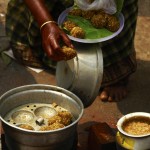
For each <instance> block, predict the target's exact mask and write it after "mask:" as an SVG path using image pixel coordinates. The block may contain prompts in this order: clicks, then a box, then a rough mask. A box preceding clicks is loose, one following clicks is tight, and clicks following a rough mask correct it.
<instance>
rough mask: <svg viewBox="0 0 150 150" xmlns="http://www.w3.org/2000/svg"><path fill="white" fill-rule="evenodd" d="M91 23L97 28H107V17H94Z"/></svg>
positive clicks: (101, 15)
mask: <svg viewBox="0 0 150 150" xmlns="http://www.w3.org/2000/svg"><path fill="white" fill-rule="evenodd" d="M91 23H92V25H93V26H94V27H95V28H98V29H99V28H104V27H105V26H106V17H105V15H103V14H97V15H94V16H93V17H92V19H91Z"/></svg>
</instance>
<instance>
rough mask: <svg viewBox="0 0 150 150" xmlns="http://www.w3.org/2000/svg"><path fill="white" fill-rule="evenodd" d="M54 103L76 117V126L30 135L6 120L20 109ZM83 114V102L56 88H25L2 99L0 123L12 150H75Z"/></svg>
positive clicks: (15, 89) (35, 132) (11, 92)
mask: <svg viewBox="0 0 150 150" xmlns="http://www.w3.org/2000/svg"><path fill="white" fill-rule="evenodd" d="M52 102H55V103H57V104H58V105H60V106H62V107H64V108H65V109H67V110H69V111H70V112H71V113H72V115H73V117H74V121H73V123H71V124H70V125H68V126H66V127H64V128H61V129H57V130H52V131H29V130H23V129H21V128H18V127H17V126H14V125H11V124H10V123H8V122H7V121H6V120H5V119H4V117H5V115H6V114H7V113H8V112H10V111H11V110H12V109H14V108H16V107H18V106H20V105H24V104H28V103H52ZM82 114H83V104H82V102H81V100H80V99H79V98H78V97H77V96H76V95H74V94H73V93H71V92H69V91H67V90H65V89H63V88H60V87H57V86H50V85H42V84H33V85H25V86H21V87H17V88H14V89H12V90H10V91H8V92H6V93H4V94H3V95H2V96H1V97H0V119H1V121H2V127H3V129H4V132H5V137H6V139H5V140H6V144H7V146H8V148H9V149H10V150H14V149H15V150H26V149H28V150H58V149H59V150H64V149H65V150H72V147H73V145H74V144H75V141H76V135H77V124H78V121H79V119H80V118H81V117H82ZM76 144H77V143H76Z"/></svg>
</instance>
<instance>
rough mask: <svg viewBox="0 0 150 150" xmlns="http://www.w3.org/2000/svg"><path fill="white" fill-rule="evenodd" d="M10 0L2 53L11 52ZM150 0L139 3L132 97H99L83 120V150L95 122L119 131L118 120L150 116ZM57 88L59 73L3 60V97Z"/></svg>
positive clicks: (0, 12)
mask: <svg viewBox="0 0 150 150" xmlns="http://www.w3.org/2000/svg"><path fill="white" fill-rule="evenodd" d="M7 1H8V0H0V50H2V49H7V48H8V47H9V45H8V38H7V37H6V35H5V30H4V26H5V12H6V6H7ZM149 8H150V0H139V14H138V20H137V29H136V35H135V48H136V53H137V63H138V67H137V71H136V72H135V73H134V74H133V75H132V77H131V79H130V82H129V85H128V89H129V94H128V97H127V98H125V99H124V100H122V101H121V102H117V103H103V102H101V101H100V100H99V97H97V98H96V99H95V101H94V102H93V104H92V105H91V106H89V107H88V108H86V109H85V110H84V114H83V117H82V118H81V120H80V121H79V125H78V134H79V144H80V147H79V150H87V137H88V131H87V130H86V129H87V128H88V127H89V126H90V125H91V124H92V123H94V122H107V123H108V124H109V125H110V126H111V127H112V128H116V122H117V121H118V119H119V118H120V117H121V116H122V115H125V114H127V113H130V112H136V111H141V112H149V113H150V79H149V78H150V34H149V32H150V29H149V27H150V9H149ZM34 83H42V84H51V85H56V79H55V72H54V71H47V70H44V71H43V72H41V73H36V72H34V71H32V70H30V69H29V68H26V67H24V66H21V65H20V64H18V63H16V62H15V61H12V62H11V63H10V64H7V63H6V61H5V62H4V61H3V60H2V59H0V95H2V94H3V93H4V92H6V91H8V90H10V89H12V88H14V87H17V86H21V85H26V84H34Z"/></svg>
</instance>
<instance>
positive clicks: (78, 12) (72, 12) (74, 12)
mask: <svg viewBox="0 0 150 150" xmlns="http://www.w3.org/2000/svg"><path fill="white" fill-rule="evenodd" d="M68 14H69V15H73V16H82V10H81V9H79V8H76V9H71V10H70V11H69V13H68Z"/></svg>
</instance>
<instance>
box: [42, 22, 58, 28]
mask: <svg viewBox="0 0 150 150" xmlns="http://www.w3.org/2000/svg"><path fill="white" fill-rule="evenodd" d="M48 23H55V24H57V23H56V22H55V21H53V20H49V21H46V22H44V23H43V24H42V25H41V27H40V30H42V28H43V27H44V26H45V25H46V24H48Z"/></svg>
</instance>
